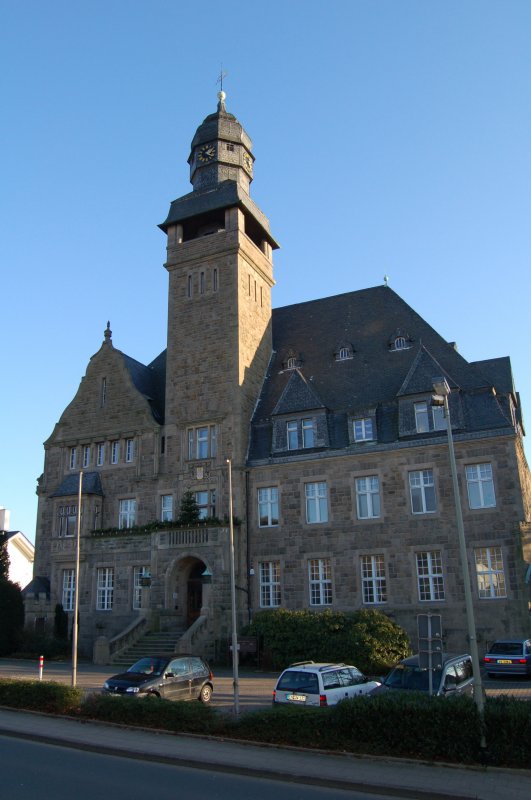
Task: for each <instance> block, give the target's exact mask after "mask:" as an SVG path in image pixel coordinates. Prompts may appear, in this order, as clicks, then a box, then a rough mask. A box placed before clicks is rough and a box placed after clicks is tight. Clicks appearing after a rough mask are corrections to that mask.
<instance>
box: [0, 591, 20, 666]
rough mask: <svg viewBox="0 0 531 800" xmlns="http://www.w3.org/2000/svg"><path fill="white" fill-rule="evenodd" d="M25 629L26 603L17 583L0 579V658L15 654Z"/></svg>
mask: <svg viewBox="0 0 531 800" xmlns="http://www.w3.org/2000/svg"><path fill="white" fill-rule="evenodd" d="M23 628H24V601H23V599H22V592H21V591H20V587H19V585H18V584H17V583H12V582H11V581H7V580H5V579H4V578H2V579H0V656H5V655H9V654H10V653H13V652H14V651H15V650H16V649H17V647H18V645H19V642H20V639H21V636H22V630H23Z"/></svg>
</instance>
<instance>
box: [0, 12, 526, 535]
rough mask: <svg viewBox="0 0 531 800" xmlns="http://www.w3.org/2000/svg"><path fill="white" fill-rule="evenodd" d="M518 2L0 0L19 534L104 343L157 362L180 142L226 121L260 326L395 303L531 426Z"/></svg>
mask: <svg viewBox="0 0 531 800" xmlns="http://www.w3.org/2000/svg"><path fill="white" fill-rule="evenodd" d="M530 38H531V3H530V2H528V0H503V2H502V1H501V0H500V1H499V2H491V0H481V1H478V2H476V0H444V2H443V0H440V1H439V2H438V1H437V0H327V2H323V1H322V0H321V1H320V2H315V0H282V2H279V1H278V0H268V2H267V3H266V2H264V0H260V1H259V2H258V1H255V0H249V2H247V3H241V2H236V1H235V0H224V2H223V3H219V2H213V1H212V0H203V1H202V2H200V3H196V4H190V3H184V2H179V1H178V0H173V1H172V2H170V0H145V1H144V2H141V1H140V0H104V2H103V1H100V0H90V2H84V3H81V2H75V0H68V2H66V1H63V0H48V2H43V1H42V0H39V1H38V0H26V2H24V3H21V2H18V1H17V0H0V75H1V78H0V81H1V94H0V97H1V101H0V102H1V105H2V112H3V113H2V116H3V124H2V126H1V128H0V142H1V156H0V158H1V173H0V263H1V266H2V276H3V277H2V284H1V286H2V292H1V296H2V301H3V302H2V312H3V313H2V317H3V335H2V345H1V351H0V353H1V364H2V375H3V387H2V389H3V390H2V392H1V394H0V420H1V426H2V427H1V438H0V441H1V445H2V458H1V459H0V505H3V506H5V507H7V508H9V509H10V510H11V526H10V527H11V528H12V529H19V530H22V531H23V532H24V533H25V534H26V535H27V536H28V537H29V538H32V539H33V537H34V531H35V518H36V509H37V500H36V495H35V486H36V479H37V477H38V476H39V475H40V474H41V472H42V468H43V459H44V450H43V442H44V441H45V440H46V439H47V438H48V437H49V435H50V434H51V433H52V430H53V427H54V425H55V423H56V422H57V421H58V419H59V417H60V415H61V413H62V411H63V410H64V408H65V407H66V405H67V404H68V403H69V402H70V400H71V399H72V398H73V396H74V394H75V392H76V390H77V387H78V385H79V381H80V379H81V377H82V376H83V374H84V372H85V369H86V365H87V363H88V361H89V359H90V357H91V355H93V354H94V353H95V352H96V351H97V350H98V349H99V347H100V344H101V342H102V340H103V331H104V329H105V326H106V323H107V320H110V321H111V328H112V330H113V342H114V345H115V347H117V348H119V349H120V350H123V351H125V352H126V353H128V354H129V355H131V356H133V357H134V358H136V359H138V360H139V361H142V362H144V363H148V362H149V361H151V360H152V359H153V358H154V357H155V356H156V355H157V354H158V353H159V352H160V351H161V350H163V349H164V347H165V340H166V289H167V274H166V271H165V270H164V268H163V266H162V264H163V262H164V258H165V239H164V235H163V233H162V232H161V231H160V230H159V229H158V228H157V224H158V223H160V222H162V221H163V220H164V219H165V217H166V214H167V211H168V208H169V203H170V201H171V200H172V199H174V198H176V197H179V196H180V195H182V194H185V193H186V192H188V191H189V190H190V184H189V182H188V165H187V163H186V159H187V157H188V154H189V147H190V141H191V139H192V136H193V134H194V132H195V129H196V128H197V126H198V125H199V124H200V122H201V121H202V120H203V119H204V117H205V116H206V115H207V114H209V113H211V112H212V111H214V110H215V107H216V93H217V91H218V89H219V87H218V86H217V85H216V79H217V76H218V74H219V71H220V67H221V64H223V69H224V70H225V71H226V72H227V73H228V74H227V77H226V79H225V83H224V89H225V90H226V92H227V108H228V110H229V111H231V112H232V113H234V114H235V115H236V116H237V117H238V119H239V120H240V121H241V122H242V124H243V125H244V126H245V128H246V130H247V132H248V133H249V135H250V136H251V138H252V139H253V142H254V154H255V156H256V163H255V180H254V183H253V186H252V196H253V198H254V200H255V201H256V202H257V203H258V205H259V206H260V207H261V208H262V210H263V211H264V212H265V213H266V214H267V215H268V217H269V219H270V221H271V227H272V231H273V233H274V235H275V237H276V238H277V239H278V240H279V242H280V243H281V245H282V249H281V250H280V251H278V252H277V253H276V257H275V275H276V280H277V286H276V288H275V289H274V294H273V302H274V305H275V306H282V305H287V304H290V303H295V302H300V301H304V300H310V299H314V298H317V297H324V296H328V295H333V294H339V293H342V292H346V291H352V290H356V289H363V288H366V287H369V286H375V285H378V284H380V283H382V282H383V276H384V274H388V275H389V276H390V285H391V286H392V288H393V289H394V290H395V291H396V292H398V294H399V295H400V296H401V297H402V298H403V299H404V300H405V301H406V302H408V303H409V304H410V305H411V306H412V307H413V308H414V309H415V310H416V311H417V312H419V313H420V314H421V315H422V316H423V317H424V318H425V319H426V320H427V321H428V322H429V323H430V324H431V325H432V326H433V327H434V328H435V329H436V330H438V331H439V333H441V334H442V335H443V336H444V337H445V338H446V339H448V340H450V341H454V340H455V341H457V344H458V347H459V350H460V352H461V353H462V355H463V356H464V357H465V358H467V359H469V360H471V361H474V360H479V359H483V358H491V357H497V356H504V355H510V356H511V358H512V364H513V371H514V375H515V382H516V388H517V389H518V390H519V391H520V392H521V394H522V397H523V407H524V415H525V418H526V419H527V420H528V422H529V424H530V425H531V373H530V370H529V359H528V354H527V350H528V347H527V336H528V328H529V316H530V314H529V274H528V273H529V254H530V252H531V247H530V245H531V233H530V230H531V229H530V225H529V187H530V186H531V175H530V171H531V170H530V167H531V149H530V146H529V134H530V128H531V126H530V122H531V120H530V116H531V111H530V109H531V106H530V103H529V85H530V79H531V48H530V47H529V41H530Z"/></svg>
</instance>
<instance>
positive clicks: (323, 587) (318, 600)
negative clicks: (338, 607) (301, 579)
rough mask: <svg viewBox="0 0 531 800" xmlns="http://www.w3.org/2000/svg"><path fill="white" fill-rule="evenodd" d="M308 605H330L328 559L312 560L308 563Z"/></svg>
mask: <svg viewBox="0 0 531 800" xmlns="http://www.w3.org/2000/svg"><path fill="white" fill-rule="evenodd" d="M308 578H309V583H310V605H311V606H329V605H331V604H332V565H331V563H330V559H329V558H312V559H310V561H308Z"/></svg>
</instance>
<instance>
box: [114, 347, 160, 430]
mask: <svg viewBox="0 0 531 800" xmlns="http://www.w3.org/2000/svg"><path fill="white" fill-rule="evenodd" d="M121 355H122V358H123V360H124V364H125V366H126V368H127V370H128V372H129V374H130V376H131V379H132V381H133V383H134V385H135V387H136V389H138V391H139V392H140V394H142V395H144V397H145V398H146V400H148V402H149V404H150V405H151V411H152V413H153V416H154V417H155V419H156V420H157V422H161V423H162V422H163V420H164V389H165V382H166V352H164V353H161V354H160V355H159V356H158V357H157V358H156V359H155V360H154V361H152V362H151V364H150V365H149V366H147V367H146V366H145V364H141V363H140V361H136V360H135V359H134V358H131V356H128V355H126V354H125V353H122V354H121Z"/></svg>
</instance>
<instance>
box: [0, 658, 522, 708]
mask: <svg viewBox="0 0 531 800" xmlns="http://www.w3.org/2000/svg"><path fill="white" fill-rule="evenodd" d="M119 671H121V668H117V667H113V666H103V667H102V666H95V665H94V664H88V663H84V662H82V663H78V668H77V681H76V683H77V686H79V687H80V688H82V689H85V690H87V691H98V690H100V689H101V687H102V686H103V683H104V682H105V680H106V679H107V678H109V677H110V676H111V675H114V674H116V672H119ZM0 677H3V678H22V679H26V680H27V679H33V680H37V679H38V678H39V665H38V662H37V661H27V660H23V659H7V658H0ZM277 677H278V673H276V672H275V673H272V672H250V671H248V670H243V669H242V670H241V673H240V676H239V695H240V710H241V711H255V710H257V709H260V708H267V707H268V706H270V705H271V697H272V692H273V688H274V686H275V682H276V679H277ZM43 680H47V681H59V682H60V683H68V684H71V680H72V666H71V664H70V663H68V662H54V661H45V663H44V669H43ZM483 685H484V688H485V692H486V694H487V696H491V697H492V696H496V695H500V694H503V695H510V696H513V697H517V698H519V699H521V700H531V679H529V678H528V679H525V678H521V677H519V676H517V677H511V678H503V679H500V678H495V679H490V678H487V677H486V676H483ZM233 703H234V693H233V679H232V672H231V670H230V669H228V668H218V669H214V695H213V699H212V704H213V706H215V707H219V708H229V707H232V706H233Z"/></svg>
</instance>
